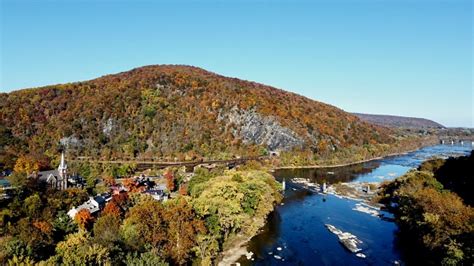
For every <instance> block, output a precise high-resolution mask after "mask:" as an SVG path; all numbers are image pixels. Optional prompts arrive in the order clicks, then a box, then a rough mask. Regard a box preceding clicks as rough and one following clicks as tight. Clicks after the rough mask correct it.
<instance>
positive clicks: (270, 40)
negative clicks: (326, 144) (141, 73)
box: [0, 0, 474, 127]
mask: <svg viewBox="0 0 474 266" xmlns="http://www.w3.org/2000/svg"><path fill="white" fill-rule="evenodd" d="M179 3H180V2H179V1H178V2H170V1H163V2H159V3H155V2H149V1H138V2H130V1H119V2H114V3H112V2H109V1H98V2H91V1H79V2H69V3H64V2H57V1H45V2H43V3H38V2H36V1H10V0H3V1H2V2H1V15H2V18H1V22H2V23H1V43H2V49H1V69H0V92H8V91H12V90H17V89H23V88H31V87H40V86H45V85H52V84H57V83H68V82H76V81H83V80H88V79H93V78H97V77H99V76H103V75H106V74H114V73H118V72H122V71H127V70H130V69H132V68H135V67H140V66H144V65H150V64H186V65H194V66H197V67H201V68H204V69H206V70H209V71H212V72H216V73H218V74H221V75H225V76H230V77H236V78H240V79H246V80H251V81H255V82H259V83H263V84H266V85H270V86H274V87H277V88H280V89H284V90H288V91H291V92H295V93H298V94H300V95H303V96H306V97H308V98H311V99H314V100H317V101H321V102H325V103H328V104H331V105H334V106H337V107H339V108H341V109H343V110H345V111H348V112H360V113H369V114H385V115H400V116H409V117H421V118H426V119H430V120H433V121H436V122H438V123H441V124H443V125H445V126H449V127H453V126H454V127H474V121H473V117H474V110H473V104H472V103H473V101H474V100H473V93H472V28H471V22H472V20H471V19H472V3H471V2H470V1H461V0H459V1H457V0H455V1H431V2H427V1H414V2H408V1H385V2H383V3H381V2H378V1H371V0H366V1H348V0H347V1H335V2H327V1H316V2H307V1H297V2H296V3H294V2H288V1H277V2H272V3H270V2H266V1H258V2H252V3H251V4H249V2H246V1H244V2H233V3H227V4H226V3H223V2H220V1H193V2H191V3H188V4H187V5H186V6H182V5H180V4H179ZM132 18H133V19H132ZM375 22H377V23H375Z"/></svg>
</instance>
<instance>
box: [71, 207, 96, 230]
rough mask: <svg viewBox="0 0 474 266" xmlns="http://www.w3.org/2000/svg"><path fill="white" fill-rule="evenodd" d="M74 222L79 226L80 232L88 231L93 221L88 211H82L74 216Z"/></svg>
mask: <svg viewBox="0 0 474 266" xmlns="http://www.w3.org/2000/svg"><path fill="white" fill-rule="evenodd" d="M74 220H75V221H76V223H77V224H78V225H79V228H81V229H82V230H89V229H90V228H91V226H92V222H93V221H94V217H93V216H92V215H91V213H90V212H89V211H88V210H86V209H82V210H80V211H79V212H78V213H77V214H76V216H74Z"/></svg>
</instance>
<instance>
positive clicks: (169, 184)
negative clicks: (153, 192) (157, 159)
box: [164, 171, 175, 192]
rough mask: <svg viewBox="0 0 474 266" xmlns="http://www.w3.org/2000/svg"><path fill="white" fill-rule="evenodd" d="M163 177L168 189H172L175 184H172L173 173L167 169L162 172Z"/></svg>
mask: <svg viewBox="0 0 474 266" xmlns="http://www.w3.org/2000/svg"><path fill="white" fill-rule="evenodd" d="M164 177H165V179H166V187H167V188H168V190H169V191H170V192H171V191H174V190H175V185H174V175H173V173H172V172H171V171H168V172H166V173H165V174H164Z"/></svg>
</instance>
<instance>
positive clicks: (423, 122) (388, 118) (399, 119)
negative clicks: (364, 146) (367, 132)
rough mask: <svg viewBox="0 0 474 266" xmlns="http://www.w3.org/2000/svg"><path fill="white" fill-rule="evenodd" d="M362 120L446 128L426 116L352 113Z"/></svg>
mask: <svg viewBox="0 0 474 266" xmlns="http://www.w3.org/2000/svg"><path fill="white" fill-rule="evenodd" d="M352 114H353V115H356V116H357V117H359V118H360V119H361V120H363V121H366V122H368V123H372V124H376V125H380V126H386V127H397V128H438V129H439V128H445V126H443V125H441V124H439V123H437V122H435V121H432V120H429V119H425V118H417V117H405V116H395V115H376V114H361V113H352Z"/></svg>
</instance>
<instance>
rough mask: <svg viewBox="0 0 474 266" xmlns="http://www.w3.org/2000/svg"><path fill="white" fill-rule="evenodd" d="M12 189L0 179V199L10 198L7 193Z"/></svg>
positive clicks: (6, 182)
mask: <svg viewBox="0 0 474 266" xmlns="http://www.w3.org/2000/svg"><path fill="white" fill-rule="evenodd" d="M12 188H13V187H12V186H11V184H10V182H8V180H6V179H4V178H0V199H8V198H9V197H10V195H9V192H10V190H11V189H12Z"/></svg>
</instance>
